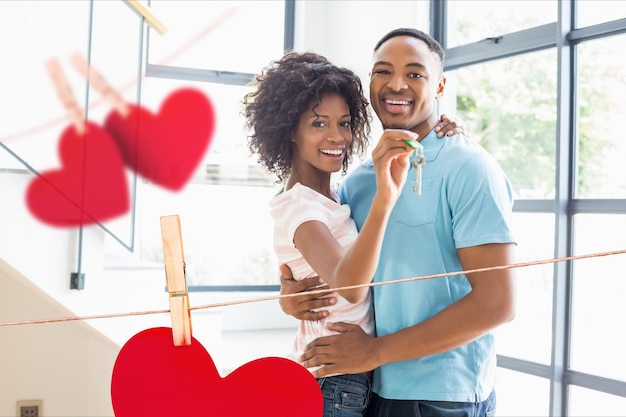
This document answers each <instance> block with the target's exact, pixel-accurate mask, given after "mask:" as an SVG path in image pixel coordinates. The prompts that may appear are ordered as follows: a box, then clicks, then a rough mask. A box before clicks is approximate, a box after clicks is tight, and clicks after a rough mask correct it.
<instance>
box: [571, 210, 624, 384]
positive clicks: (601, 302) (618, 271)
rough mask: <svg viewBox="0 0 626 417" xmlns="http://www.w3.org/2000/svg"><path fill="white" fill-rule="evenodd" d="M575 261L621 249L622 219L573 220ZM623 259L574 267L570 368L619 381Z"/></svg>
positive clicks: (580, 217) (588, 261)
mask: <svg viewBox="0 0 626 417" xmlns="http://www.w3.org/2000/svg"><path fill="white" fill-rule="evenodd" d="M574 220H575V229H574V230H575V241H574V243H575V252H574V253H575V255H583V254H592V253H597V252H604V251H611V250H618V249H624V236H626V215H602V214H578V215H576V216H575V218H574ZM624 270H626V255H611V256H604V257H596V258H590V259H581V260H578V261H575V262H574V267H573V276H574V284H573V302H572V309H573V314H572V316H573V318H572V345H571V368H572V369H574V370H576V371H581V372H587V373H591V374H596V375H600V376H604V377H607V378H615V379H619V380H623V379H624V375H626V361H624V352H625V351H626V341H624V337H623V336H624V335H623V331H622V329H623V318H624V317H626V305H625V304H624V297H625V296H626V280H625V279H624V274H623V271H624Z"/></svg>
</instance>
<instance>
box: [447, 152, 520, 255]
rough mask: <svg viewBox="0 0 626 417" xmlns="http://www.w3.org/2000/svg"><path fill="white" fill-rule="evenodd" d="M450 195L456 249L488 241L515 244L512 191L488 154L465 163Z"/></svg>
mask: <svg viewBox="0 0 626 417" xmlns="http://www.w3.org/2000/svg"><path fill="white" fill-rule="evenodd" d="M459 172H460V173H461V174H460V175H458V176H457V178H456V179H455V184H454V187H452V190H453V191H452V192H451V194H450V196H449V198H450V206H451V209H452V219H453V220H452V226H453V235H454V241H455V245H456V247H457V248H464V247H470V246H477V245H483V244H487V243H511V242H512V243H515V239H514V236H513V233H512V230H511V216H512V206H513V192H512V188H511V184H510V182H509V180H508V178H507V176H506V174H505V173H504V171H502V169H501V168H500V166H499V165H498V163H497V162H496V161H495V159H493V157H492V156H491V155H489V154H486V153H484V154H478V155H476V156H474V157H472V158H470V159H468V160H467V161H466V162H465V166H464V167H463V169H461V170H460V171H459Z"/></svg>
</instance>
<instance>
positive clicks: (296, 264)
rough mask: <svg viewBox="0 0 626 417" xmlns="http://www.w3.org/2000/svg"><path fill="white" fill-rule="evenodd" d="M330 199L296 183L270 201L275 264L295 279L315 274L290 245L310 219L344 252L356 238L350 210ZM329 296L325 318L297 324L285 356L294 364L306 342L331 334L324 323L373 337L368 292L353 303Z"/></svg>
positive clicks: (335, 196)
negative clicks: (284, 267) (349, 325)
mask: <svg viewBox="0 0 626 417" xmlns="http://www.w3.org/2000/svg"><path fill="white" fill-rule="evenodd" d="M333 198H334V199H335V201H333V200H330V199H328V198H326V197H325V196H323V195H322V194H320V193H318V192H317V191H314V190H312V189H311V188H308V187H306V186H304V185H302V184H300V183H296V184H295V185H294V186H293V187H292V188H291V189H289V190H287V191H284V192H282V193H280V194H278V195H277V196H276V197H274V198H273V199H272V200H271V201H270V214H271V216H272V218H273V219H274V249H275V251H276V256H277V258H278V263H279V264H283V263H285V264H287V265H288V266H289V268H291V271H292V272H293V277H294V279H296V280H301V279H304V278H308V277H313V276H316V275H317V274H316V273H315V271H314V270H313V268H311V266H310V265H309V264H308V263H307V261H306V260H305V259H304V258H303V257H302V254H301V253H300V251H299V250H298V249H296V247H295V245H294V243H293V238H294V234H295V232H296V229H297V228H298V227H299V226H300V225H301V224H302V223H304V222H307V221H311V220H315V221H320V222H322V223H324V224H325V225H326V226H328V229H329V230H330V232H331V233H332V235H333V236H334V237H335V239H337V242H339V244H340V245H341V246H343V247H344V248H346V249H348V248H350V246H352V244H353V243H354V240H355V239H356V237H357V235H358V231H357V228H356V225H355V223H354V221H353V220H352V218H351V217H350V207H349V206H348V205H347V204H344V205H341V204H340V203H339V197H338V196H337V194H335V193H333ZM333 295H334V296H335V297H337V303H336V304H335V305H333V306H330V307H328V308H327V309H328V312H329V315H328V317H326V318H325V319H323V320H319V321H304V320H303V321H301V322H300V326H299V328H298V332H297V333H296V338H295V341H294V344H293V348H292V350H291V352H290V353H289V355H288V357H289V358H290V359H292V360H294V361H296V362H298V361H299V358H300V356H301V355H302V354H303V353H304V350H305V347H306V345H307V344H308V343H310V342H311V341H313V340H314V339H316V338H318V337H320V336H328V335H331V334H334V333H335V332H332V331H330V330H328V329H327V328H326V322H340V321H341V322H346V323H353V324H358V325H359V326H361V327H362V328H363V330H364V331H365V332H367V333H368V334H370V335H374V333H375V328H374V310H373V308H372V302H371V291H370V292H368V295H367V297H365V298H364V299H363V300H361V301H359V302H358V303H354V304H351V303H350V302H348V301H347V300H346V299H345V298H343V297H341V296H340V295H338V294H336V293H335V294H333ZM309 369H310V370H311V371H314V370H315V369H313V368H309Z"/></svg>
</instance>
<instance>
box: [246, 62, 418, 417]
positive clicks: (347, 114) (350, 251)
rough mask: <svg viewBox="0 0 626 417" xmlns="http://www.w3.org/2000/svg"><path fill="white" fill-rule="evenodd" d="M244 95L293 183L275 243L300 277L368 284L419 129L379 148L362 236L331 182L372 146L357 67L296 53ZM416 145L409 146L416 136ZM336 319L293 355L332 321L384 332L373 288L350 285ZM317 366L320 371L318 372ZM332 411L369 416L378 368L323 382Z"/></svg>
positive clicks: (253, 124) (264, 141) (298, 343)
mask: <svg viewBox="0 0 626 417" xmlns="http://www.w3.org/2000/svg"><path fill="white" fill-rule="evenodd" d="M253 86H254V87H255V89H254V91H253V92H251V93H249V94H247V95H246V96H245V97H244V99H243V105H244V110H243V114H244V116H245V117H246V127H247V128H249V129H250V131H251V133H250V136H249V148H250V150H251V152H253V153H255V154H256V155H257V156H258V161H259V163H261V164H262V165H263V166H264V167H265V168H266V169H267V170H268V171H270V172H272V173H273V174H275V175H276V176H277V178H278V180H279V181H281V182H282V183H283V186H284V187H283V189H282V191H281V192H280V193H279V194H278V195H276V196H275V197H274V198H273V199H272V200H271V202H270V212H271V215H272V218H273V219H274V221H275V227H274V246H275V251H276V255H277V257H278V261H279V263H280V264H287V265H288V266H289V267H290V268H291V271H292V272H293V276H294V278H295V279H297V280H299V279H303V278H306V277H311V276H319V277H320V278H321V279H322V280H323V281H324V282H325V283H327V284H328V286H329V287H330V288H331V289H333V288H338V287H344V286H352V285H359V284H367V283H369V282H370V281H371V278H372V276H373V275H374V272H375V270H376V268H377V266H378V260H379V253H380V247H381V244H382V241H383V236H384V233H385V227H386V224H387V219H388V218H389V214H390V212H391V210H392V209H393V207H394V204H395V202H396V200H397V198H398V197H399V195H400V191H401V190H402V187H403V185H404V183H405V181H406V177H407V170H408V166H409V156H410V154H411V152H412V151H413V150H414V148H413V147H412V146H411V144H412V142H411V141H414V140H416V139H417V135H416V134H414V133H412V132H409V131H405V130H399V129H396V130H389V131H388V132H387V133H386V134H385V139H384V140H381V141H380V142H379V143H378V145H377V146H376V148H375V149H374V150H373V152H372V158H373V160H374V161H375V165H376V173H377V187H378V191H377V193H376V197H374V200H373V202H372V206H371V208H370V212H369V216H368V218H367V220H366V221H365V223H364V225H363V227H362V228H361V230H360V233H358V232H357V228H356V226H355V223H354V221H353V220H352V218H351V217H350V208H349V207H348V206H347V205H342V204H341V203H340V201H339V198H338V195H337V194H336V193H335V190H334V189H333V187H332V185H331V175H332V174H333V173H335V172H338V171H340V170H342V171H343V172H345V171H346V169H347V167H348V163H349V162H350V159H351V157H352V156H353V154H355V153H356V154H362V153H363V152H364V151H365V150H366V148H367V136H368V134H369V129H370V125H369V123H370V115H369V109H368V102H367V99H366V98H365V97H364V96H363V90H362V86H361V81H360V80H359V78H358V76H357V75H356V74H354V73H353V72H352V71H350V70H348V69H345V68H340V67H337V66H335V65H333V64H331V63H330V62H329V61H328V60H327V59H326V58H324V57H322V56H320V55H318V54H315V53H295V52H291V53H287V54H286V55H285V56H283V57H282V59H280V60H278V61H276V62H273V63H272V64H271V65H270V66H268V67H267V68H265V69H264V71H263V72H262V74H260V75H258V76H257V77H256V78H255V79H254V81H253ZM407 141H408V142H407ZM334 295H335V296H336V300H337V301H336V303H335V305H334V306H332V308H331V309H330V311H329V315H328V317H326V318H325V319H323V320H319V321H301V322H300V326H299V329H298V332H297V334H296V337H295V342H294V346H293V349H292V351H291V353H290V354H289V358H291V359H293V360H295V361H298V362H299V357H300V355H301V354H302V353H303V352H304V349H305V347H306V345H307V344H308V343H309V342H311V341H312V340H314V339H315V338H317V337H320V336H325V335H329V334H332V332H330V331H329V330H328V329H327V328H326V322H328V321H342V322H348V323H354V324H358V325H360V326H361V327H362V328H363V329H364V330H365V331H366V332H368V333H370V334H374V322H373V310H372V305H371V292H370V289H369V288H368V287H367V286H365V287H360V288H355V289H349V290H341V291H339V292H338V294H334ZM310 370H311V371H314V369H310ZM318 382H319V384H320V387H321V389H322V392H323V397H324V410H325V411H324V416H362V415H363V413H364V411H365V408H366V406H367V403H368V399H369V391H370V379H369V375H368V374H357V375H333V376H330V377H326V378H320V379H319V380H318Z"/></svg>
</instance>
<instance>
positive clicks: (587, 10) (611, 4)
mask: <svg viewBox="0 0 626 417" xmlns="http://www.w3.org/2000/svg"><path fill="white" fill-rule="evenodd" d="M576 12H577V14H578V15H577V24H576V26H577V27H585V26H590V25H595V24H598V23H604V22H609V21H612V20H617V19H623V18H626V2H624V1H615V0H578V1H577V2H576Z"/></svg>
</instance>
